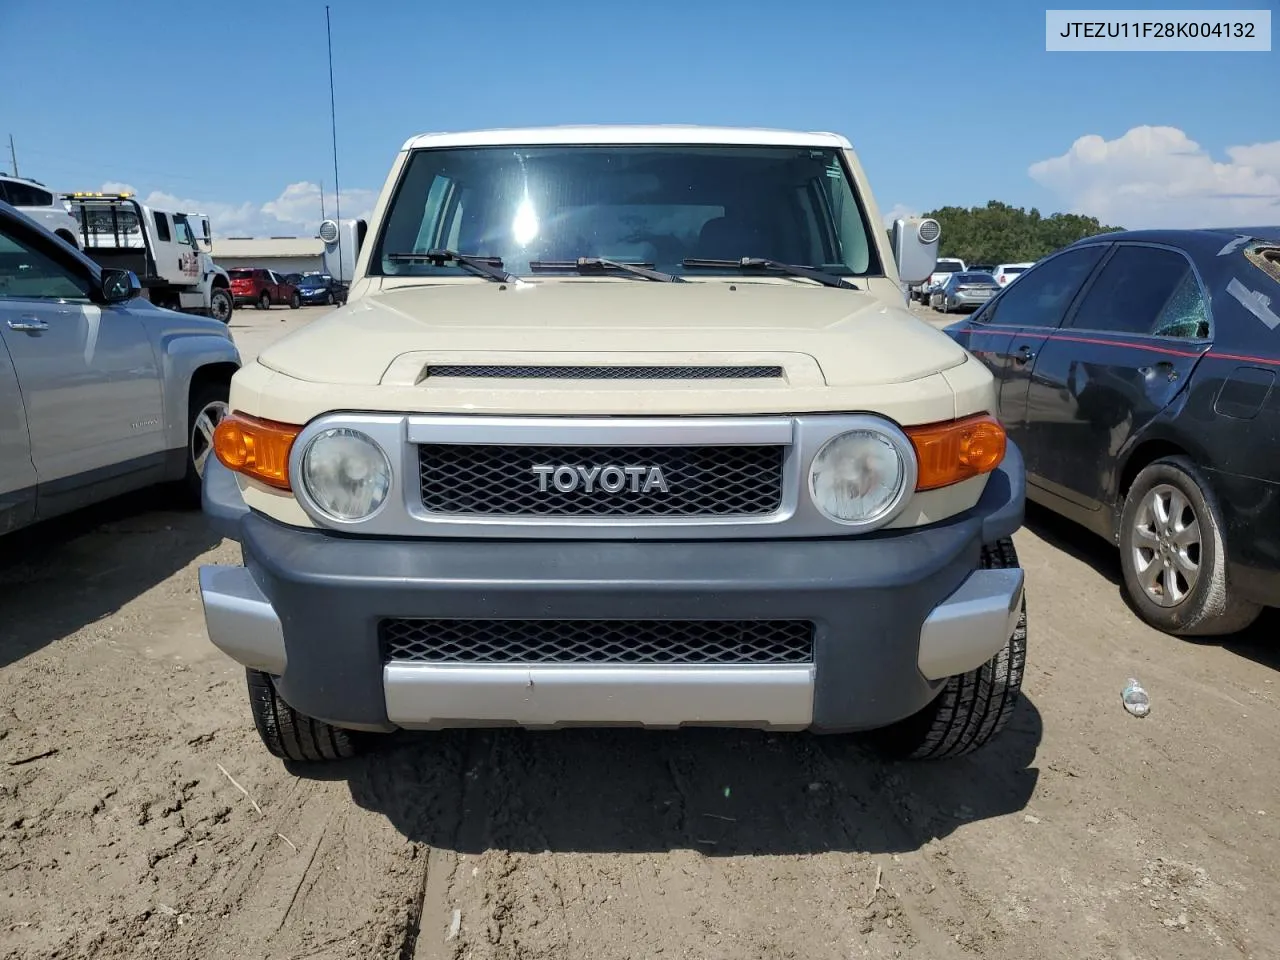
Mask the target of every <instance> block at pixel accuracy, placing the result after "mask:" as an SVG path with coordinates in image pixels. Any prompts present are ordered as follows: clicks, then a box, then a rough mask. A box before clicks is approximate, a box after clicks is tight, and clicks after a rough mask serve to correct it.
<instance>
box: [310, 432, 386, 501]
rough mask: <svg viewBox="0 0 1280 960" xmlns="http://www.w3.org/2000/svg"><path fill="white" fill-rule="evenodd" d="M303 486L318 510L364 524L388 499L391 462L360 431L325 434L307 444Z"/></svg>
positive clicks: (379, 448) (378, 447) (380, 449)
mask: <svg viewBox="0 0 1280 960" xmlns="http://www.w3.org/2000/svg"><path fill="white" fill-rule="evenodd" d="M302 482H303V483H304V484H305V485H306V489H307V493H308V494H309V495H310V497H311V499H312V500H313V501H315V504H316V506H317V507H319V508H320V509H321V510H323V511H324V512H325V513H327V514H328V515H329V516H331V517H333V518H334V519H335V520H363V519H365V518H366V517H370V516H372V515H373V514H374V513H376V512H377V511H378V508H379V507H381V506H382V504H383V503H384V502H385V501H386V499H387V492H388V491H389V490H390V489H391V461H389V460H388V459H387V455H386V454H385V453H384V452H383V451H382V448H381V447H380V446H378V445H377V444H376V443H374V442H373V440H371V439H370V438H369V437H367V436H365V435H364V434H363V433H361V432H360V431H358V430H348V429H346V428H345V427H342V428H337V429H332V430H325V431H324V432H323V433H321V434H318V435H317V436H316V438H315V439H314V440H312V441H311V442H310V443H308V444H307V449H306V452H305V453H304V454H303V457H302Z"/></svg>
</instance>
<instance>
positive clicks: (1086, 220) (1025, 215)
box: [921, 200, 1124, 263]
mask: <svg viewBox="0 0 1280 960" xmlns="http://www.w3.org/2000/svg"><path fill="white" fill-rule="evenodd" d="M921 216H925V217H932V218H933V219H935V220H937V221H938V224H939V225H940V226H941V227H942V239H941V241H939V244H938V256H940V257H959V258H960V259H961V260H963V261H964V262H965V263H1022V262H1035V261H1036V260H1039V259H1040V258H1041V257H1044V256H1047V255H1048V254H1050V253H1052V252H1053V251H1055V250H1059V249H1061V248H1062V247H1065V246H1067V245H1068V244H1072V243H1075V242H1076V241H1077V240H1083V239H1084V238H1085V237H1092V236H1094V235H1095V234H1099V233H1114V232H1115V231H1117V230H1123V229H1124V227H1111V226H1106V225H1104V224H1102V223H1101V222H1099V221H1098V219H1097V218H1096V217H1082V216H1080V215H1079V214H1075V213H1054V214H1051V215H1050V216H1047V217H1046V216H1042V215H1041V213H1040V211H1039V210H1037V209H1036V208H1035V207H1032V208H1031V209H1030V210H1024V209H1023V208H1022V207H1011V206H1010V205H1009V204H1007V203H1001V202H1000V201H999V200H992V201H990V202H988V203H987V205H986V206H985V207H939V208H938V209H937V210H930V211H928V212H927V213H924V214H921Z"/></svg>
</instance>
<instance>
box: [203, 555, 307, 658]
mask: <svg viewBox="0 0 1280 960" xmlns="http://www.w3.org/2000/svg"><path fill="white" fill-rule="evenodd" d="M200 600H201V602H202V603H203V604H204V622H205V627H206V629H207V630H208V631H209V639H210V640H211V641H212V642H213V645H214V646H215V647H217V648H218V649H219V650H221V651H222V652H223V653H225V654H226V655H227V656H229V657H230V658H231V659H232V660H235V661H236V662H237V663H241V664H244V666H246V667H252V668H253V669H255V670H262V671H265V672H266V673H270V674H274V675H275V676H280V675H281V674H283V673H284V669H285V665H286V663H287V662H288V658H287V657H286V655H285V647H284V631H283V630H282V629H281V626H280V618H279V617H277V616H276V612H275V610H274V609H272V607H271V602H270V601H269V600H267V598H266V597H265V596H263V594H262V591H261V590H259V589H258V584H257V582H256V581H255V580H254V579H253V574H251V573H250V572H249V571H248V570H246V569H245V568H244V567H238V566H237V567H232V566H225V567H224V566H213V565H210V566H203V567H201V568H200Z"/></svg>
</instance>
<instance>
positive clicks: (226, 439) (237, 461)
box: [213, 413, 302, 490]
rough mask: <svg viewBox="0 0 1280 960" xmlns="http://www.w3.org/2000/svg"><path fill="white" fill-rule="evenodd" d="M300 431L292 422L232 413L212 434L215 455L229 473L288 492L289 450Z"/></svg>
mask: <svg viewBox="0 0 1280 960" xmlns="http://www.w3.org/2000/svg"><path fill="white" fill-rule="evenodd" d="M301 430H302V428H301V427H295V426H294V425H293V424H290V423H277V422H275V421H274V420H260V419H258V418H257V417H250V416H246V415H245V414H243V413H231V414H228V415H227V416H225V417H223V419H222V422H221V423H219V424H218V428H217V430H215V431H214V433H213V453H214V456H216V457H217V458H218V462H219V463H221V464H222V465H223V466H224V467H226V468H227V469H228V470H234V471H235V472H236V473H243V474H244V475H245V476H246V477H253V479H255V480H260V481H262V482H263V483H265V484H268V485H270V486H273V487H277V488H278V489H280V490H288V489H289V451H290V450H291V449H293V441H294V440H296V439H297V438H298V434H299V432H301Z"/></svg>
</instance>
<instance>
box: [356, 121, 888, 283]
mask: <svg viewBox="0 0 1280 960" xmlns="http://www.w3.org/2000/svg"><path fill="white" fill-rule="evenodd" d="M384 223H385V226H384V227H383V232H382V234H381V236H380V237H379V238H378V241H377V245H376V247H375V248H374V251H373V256H372V258H371V262H370V268H371V270H370V272H372V273H375V274H381V275H383V276H430V277H438V276H442V275H443V276H473V275H474V274H472V273H471V272H470V271H468V270H466V269H465V268H463V267H459V266H458V265H457V264H456V263H447V264H445V265H443V266H432V265H431V264H428V263H411V262H410V263H405V262H396V261H394V260H392V259H391V255H392V254H397V253H424V252H426V251H428V250H436V249H449V250H455V251H457V252H460V253H467V254H473V255H480V256H494V257H501V258H502V261H503V264H504V268H505V269H506V270H507V271H508V272H510V273H514V274H519V275H527V274H531V273H533V271H532V270H531V269H530V266H529V264H530V263H531V262H537V261H575V260H576V259H577V258H578V257H605V258H608V259H612V260H620V261H625V262H630V263H644V264H651V265H653V266H654V267H656V268H657V269H658V270H662V271H666V272H669V273H674V274H685V273H686V272H688V273H690V274H693V275H695V276H707V275H708V274H714V273H715V272H716V271H714V270H712V271H708V270H706V269H693V270H690V271H686V270H685V269H684V268H683V267H682V266H681V262H682V261H683V260H684V259H685V258H693V257H697V258H709V259H732V260H738V259H741V258H742V257H765V258H768V259H772V260H778V261H781V262H784V263H793V264H800V265H804V266H810V267H813V268H815V269H820V270H824V271H827V272H830V273H836V274H840V275H846V276H847V275H866V274H879V273H881V272H882V271H881V267H880V263H879V260H878V258H877V257H876V253H875V250H874V249H873V248H872V246H871V244H870V243H869V242H868V236H869V233H868V230H867V226H866V219H865V217H864V215H863V211H862V209H861V206H860V204H859V203H858V201H857V199H856V198H855V196H854V193H853V187H852V184H851V182H850V180H849V178H848V175H847V174H846V172H845V169H844V166H843V164H842V162H841V158H840V152H839V151H838V150H836V149H817V148H801V147H769V146H764V147H757V146H666V145H659V146H599V147H591V146H542V147H519V148H512V147H479V148H465V149H462V148H459V149H426V150H418V151H415V152H414V154H413V155H412V156H411V157H410V159H409V161H408V163H407V164H406V167H405V170H404V173H403V175H402V178H401V181H400V184H399V185H398V187H397V190H396V193H395V195H394V197H393V199H392V201H391V206H390V210H389V212H388V215H387V217H386V218H385V220H384ZM539 272H540V273H542V272H545V271H539ZM724 272H726V273H727V272H729V270H726V271H724ZM733 273H734V274H735V275H737V271H736V270H734V271H733Z"/></svg>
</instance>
